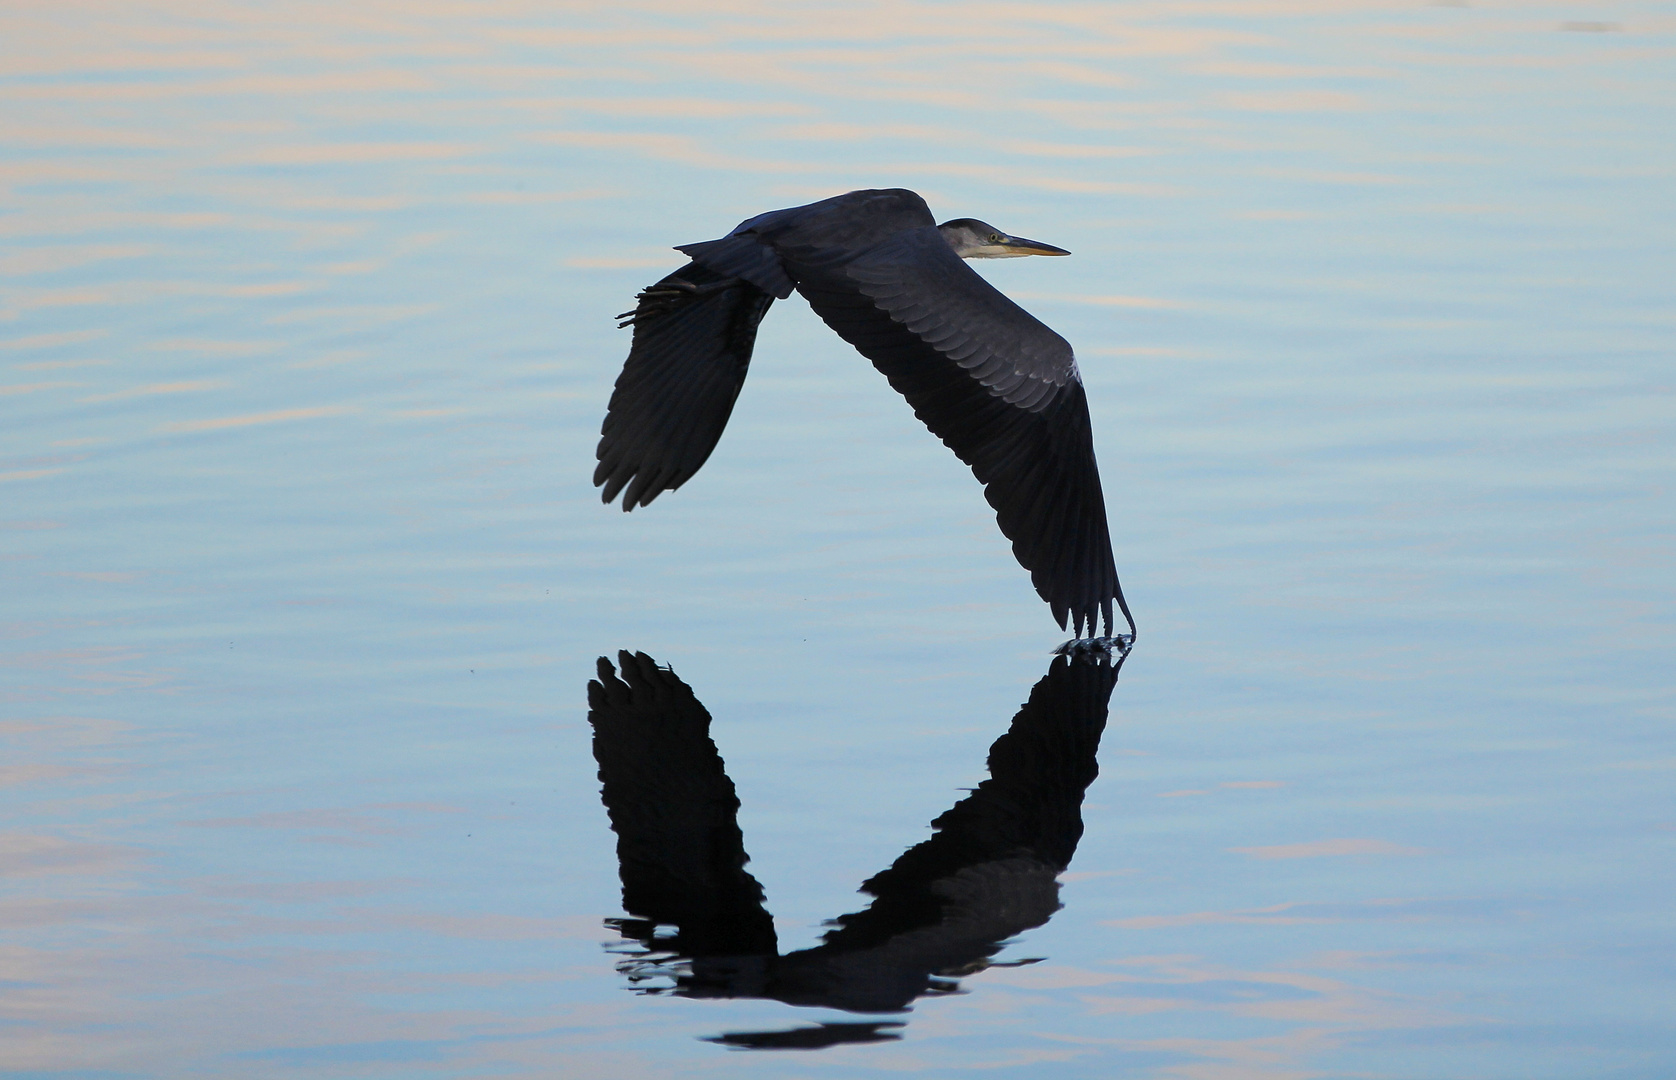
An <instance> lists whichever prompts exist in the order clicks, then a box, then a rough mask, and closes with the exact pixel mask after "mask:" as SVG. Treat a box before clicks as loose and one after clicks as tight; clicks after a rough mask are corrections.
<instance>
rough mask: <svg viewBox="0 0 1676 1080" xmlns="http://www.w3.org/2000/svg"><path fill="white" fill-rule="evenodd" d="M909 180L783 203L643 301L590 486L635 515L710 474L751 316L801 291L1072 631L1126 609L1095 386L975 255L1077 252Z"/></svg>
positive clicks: (737, 383) (699, 255) (743, 365)
mask: <svg viewBox="0 0 1676 1080" xmlns="http://www.w3.org/2000/svg"><path fill="white" fill-rule="evenodd" d="M935 222H936V219H935V218H933V217H932V216H931V211H930V210H929V209H928V208H927V207H926V205H925V200H924V199H921V198H920V197H919V196H918V195H916V194H914V193H913V192H911V191H904V190H901V189H891V190H882V191H852V192H850V193H849V194H847V195H840V196H838V197H836V198H832V199H825V200H822V201H821V202H816V203H810V204H809V205H807V206H795V207H791V208H790V209H786V210H774V211H771V212H769V213H766V214H760V215H758V216H757V217H754V218H751V219H750V220H749V221H746V222H743V223H742V224H740V226H739V227H738V228H736V229H734V230H733V231H732V232H731V233H729V234H728V235H726V236H724V237H722V238H721V239H720V240H710V241H706V242H704V243H699V244H684V245H681V246H680V247H679V248H678V249H677V250H679V251H682V252H684V253H686V254H687V255H689V256H690V257H691V258H692V262H690V263H688V264H687V265H686V266H683V267H682V268H681V269H679V270H677V271H675V272H674V273H673V274H670V275H669V276H668V277H666V278H664V279H663V280H662V281H660V282H658V283H657V284H656V285H653V286H651V287H649V288H647V289H645V290H644V291H642V292H641V293H640V295H639V298H638V299H639V304H638V306H637V307H636V308H635V309H634V311H633V312H626V313H624V316H623V318H624V319H625V320H626V321H625V322H624V325H625V326H626V325H630V324H632V325H633V326H634V344H633V345H632V347H631V348H630V350H629V356H628V361H627V363H626V364H624V366H623V373H622V374H621V375H620V376H618V378H617V385H616V389H615V390H614V391H613V393H612V395H611V405H610V410H609V412H608V413H607V415H606V417H605V423H604V426H603V427H602V429H601V433H600V440H599V451H598V456H599V467H598V468H597V469H595V470H594V483H595V484H599V485H603V486H604V488H605V491H604V498H605V501H606V502H608V503H609V502H611V501H612V500H613V499H615V498H616V497H617V495H618V494H619V493H621V494H622V496H623V509H624V510H632V509H634V508H635V507H636V506H645V505H646V504H647V503H650V502H651V501H652V500H653V499H655V498H657V496H658V494H659V493H661V492H664V491H668V490H671V489H673V488H678V487H680V486H681V485H682V484H683V483H685V482H686V481H687V480H688V478H690V477H691V476H692V475H693V474H694V473H696V472H697V471H698V470H699V467H700V466H702V465H703V464H704V462H705V460H706V459H708V458H709V456H710V452H711V451H712V450H714V449H715V447H716V442H717V440H718V439H720V438H721V435H722V429H723V428H724V427H726V426H727V420H728V417H729V415H731V414H732V412H733V403H734V400H735V399H736V398H737V397H738V395H739V389H740V387H741V386H743V385H744V381H745V372H746V369H747V368H748V367H749V365H750V361H751V350H752V348H753V347H754V346H755V344H756V335H757V324H758V323H760V322H761V321H762V317H763V316H764V315H765V314H767V312H768V308H769V306H770V305H772V304H773V303H774V300H775V299H776V298H779V299H782V300H783V299H785V298H786V297H788V296H790V295H791V293H792V290H793V289H795V290H796V291H798V292H800V293H802V294H803V297H804V298H805V299H806V300H808V301H809V305H810V306H811V307H813V308H814V309H815V312H816V314H818V315H820V317H821V318H822V319H824V320H826V323H827V325H828V326H830V327H832V329H834V330H836V331H837V332H838V334H839V336H840V337H842V338H843V339H844V340H845V341H848V342H849V343H850V344H851V345H854V346H855V347H856V349H858V350H859V351H860V352H861V353H862V355H864V356H866V357H867V358H868V359H869V360H871V361H873V364H874V366H876V367H877V368H878V369H879V370H880V371H882V372H883V373H884V374H885V377H886V378H888V379H889V380H890V384H891V385H892V386H894V387H895V388H896V389H897V390H898V391H899V392H900V393H901V394H902V395H903V396H904V397H906V398H907V399H908V403H909V404H910V405H912V406H913V409H914V414H915V415H916V416H918V417H919V418H920V420H922V421H924V423H925V425H926V427H928V428H930V429H931V430H932V432H933V433H934V434H936V435H937V436H938V438H940V439H942V440H943V442H944V443H945V444H947V445H948V447H949V449H951V450H953V451H954V452H955V453H956V454H957V455H958V456H959V457H960V460H961V461H964V462H965V463H966V464H968V465H970V466H971V467H972V471H973V472H974V473H975V474H976V475H977V478H978V480H979V481H981V482H982V484H983V485H984V494H985V496H986V497H987V498H988V500H989V504H990V506H992V507H994V509H995V517H996V521H997V522H998V523H999V524H1000V526H1001V532H1002V533H1003V534H1004V535H1005V536H1006V537H1007V539H1008V540H1010V541H1012V545H1013V554H1014V555H1015V556H1016V557H1017V558H1018V561H1019V563H1020V564H1021V565H1022V566H1023V567H1024V568H1025V569H1026V570H1028V571H1030V579H1031V581H1032V583H1033V584H1034V585H1035V586H1036V591H1037V592H1038V593H1040V594H1041V597H1042V599H1043V600H1046V601H1047V602H1048V604H1049V606H1050V607H1051V609H1052V611H1053V616H1054V618H1055V619H1057V620H1058V621H1059V625H1060V626H1061V627H1064V626H1065V625H1066V620H1067V618H1069V619H1070V621H1071V625H1072V626H1073V627H1074V628H1075V631H1076V633H1077V634H1078V635H1081V634H1082V633H1083V632H1084V628H1085V627H1086V629H1087V632H1088V633H1089V634H1094V633H1096V632H1097V631H1096V628H1095V619H1096V615H1098V616H1099V617H1101V618H1102V619H1103V620H1104V624H1105V628H1106V631H1107V632H1108V633H1109V632H1110V631H1111V628H1112V602H1113V601H1114V600H1115V601H1116V602H1117V606H1118V607H1119V609H1121V610H1122V612H1123V616H1124V619H1125V620H1126V621H1127V622H1128V624H1129V632H1130V634H1131V635H1133V633H1134V630H1135V620H1134V618H1133V617H1132V616H1131V615H1130V614H1129V608H1128V605H1127V604H1126V603H1125V602H1124V599H1123V590H1122V588H1121V586H1120V585H1119V584H1118V580H1117V568H1116V564H1115V563H1114V562H1113V561H1112V552H1111V536H1110V533H1109V531H1108V529H1107V525H1106V504H1105V497H1104V496H1103V495H1102V493H1101V491H1100V472H1099V468H1098V467H1097V466H1096V464H1095V461H1094V442H1093V437H1092V435H1091V433H1090V430H1089V418H1088V397H1087V395H1086V394H1085V393H1084V392H1083V386H1082V376H1081V373H1080V372H1079V371H1078V370H1077V362H1076V357H1075V356H1074V355H1073V353H1072V351H1071V346H1070V344H1069V343H1067V342H1066V341H1065V339H1064V338H1062V337H1060V336H1059V335H1058V334H1056V333H1054V332H1053V331H1052V330H1050V329H1048V328H1047V327H1046V326H1044V325H1043V324H1042V323H1041V322H1039V321H1038V320H1037V319H1036V318H1035V317H1034V316H1032V315H1031V314H1030V313H1029V312H1027V311H1025V310H1024V309H1023V308H1021V307H1019V306H1018V305H1017V304H1015V303H1013V301H1011V300H1009V299H1008V298H1007V297H1006V296H1005V295H1003V294H1002V293H1001V292H1000V290H998V289H996V288H995V287H994V286H993V285H991V284H990V283H989V282H987V281H985V280H984V279H983V278H982V277H981V276H979V275H978V274H977V273H976V272H975V271H973V270H972V268H971V267H969V266H967V265H966V263H965V262H964V261H963V260H965V259H996V258H1012V257H1016V256H1021V255H1068V254H1070V252H1068V251H1065V250H1064V249H1063V248H1056V247H1053V246H1052V245H1050V244H1043V243H1039V242H1037V241H1035V240H1024V239H1021V238H1019V237H1016V236H1009V235H1007V234H1006V233H1004V232H1002V231H1001V230H999V229H997V228H995V227H994V226H991V225H987V224H985V223H984V222H981V221H978V220H976V219H974V218H960V219H957V220H955V221H948V222H944V223H943V224H942V225H937V224H936V223H935Z"/></svg>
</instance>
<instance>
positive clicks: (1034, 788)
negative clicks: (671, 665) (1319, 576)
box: [588, 650, 1126, 1050]
mask: <svg viewBox="0 0 1676 1080" xmlns="http://www.w3.org/2000/svg"><path fill="white" fill-rule="evenodd" d="M1125 655H1126V654H1124V653H1117V654H1116V655H1107V654H1106V653H1104V652H1101V651H1099V650H1094V651H1091V652H1084V653H1082V654H1079V655H1073V656H1058V657H1055V659H1054V660H1053V662H1052V664H1051V665H1050V666H1049V668H1048V671H1047V674H1046V675H1044V676H1042V678H1041V680H1040V681H1038V682H1037V683H1036V685H1035V686H1034V687H1033V688H1032V689H1031V691H1030V698H1029V700H1028V701H1027V702H1026V703H1025V704H1024V706H1023V707H1022V708H1021V709H1019V711H1018V714H1017V715H1016V716H1014V717H1013V722H1012V726H1011V727H1010V728H1009V729H1008V730H1007V732H1006V734H1004V735H1002V736H1001V737H1000V738H999V739H997V740H995V743H994V745H992V746H991V747H990V750H989V774H990V775H989V779H987V780H985V781H984V782H983V783H981V784H980V785H978V787H977V788H976V789H975V790H973V792H972V793H971V794H970V795H969V796H967V797H966V798H964V799H962V800H960V801H959V802H958V803H956V804H955V805H954V806H953V807H951V808H950V809H949V810H947V811H946V812H944V813H943V814H942V815H941V816H939V817H938V818H937V819H936V820H935V821H933V822H932V823H931V824H932V828H933V829H934V830H935V833H934V835H933V836H932V837H931V838H930V839H929V840H926V841H925V842H923V843H920V844H916V845H915V846H914V847H911V848H909V849H908V850H907V851H906V852H904V853H903V854H902V856H901V857H900V858H898V859H897V860H896V862H894V863H893V864H891V866H890V867H888V868H887V869H885V870H882V871H880V872H879V873H877V874H875V875H873V876H872V877H871V878H869V879H868V880H867V881H865V882H864V883H863V884H862V886H861V891H863V892H865V893H867V894H869V895H871V896H872V897H874V900H873V903H872V904H870V905H869V906H868V907H867V908H866V909H865V910H863V911H858V912H854V913H852V914H849V915H843V916H840V917H839V918H837V919H834V920H833V921H832V926H833V929H831V930H829V931H827V933H826V934H825V935H823V937H822V943H821V944H820V945H818V946H816V947H814V948H809V949H800V950H798V951H796V952H791V953H786V954H785V955H781V954H780V952H779V947H778V941H777V939H776V936H775V933H774V922H773V919H772V917H771V916H770V915H769V913H768V911H767V910H766V909H765V908H764V907H763V901H764V895H763V889H762V886H761V885H760V884H759V883H758V882H757V880H756V878H754V877H752V876H751V875H750V874H749V873H748V872H747V871H746V870H745V864H746V862H748V861H749V856H747V855H746V853H745V845H744V835H743V834H742V833H741V832H740V830H739V825H738V811H739V799H738V797H737V796H736V795H735V793H734V787H733V781H731V780H730V779H728V776H727V772H726V769H725V767H724V765H723V762H722V759H721V755H720V754H719V753H717V751H716V746H715V743H713V742H712V741H711V739H710V714H709V712H707V711H706V710H705V708H704V706H703V704H701V703H700V702H699V700H698V698H697V697H695V696H694V694H693V692H692V689H691V688H690V687H688V686H687V684H686V683H684V682H682V681H681V680H680V679H679V678H677V677H676V676H675V674H674V672H672V671H670V670H669V669H667V668H661V667H659V666H658V664H657V662H656V661H655V660H653V659H652V658H651V657H649V656H647V655H646V654H645V653H629V652H627V651H624V652H621V653H619V654H618V668H619V670H615V671H614V670H613V669H612V666H611V663H610V661H609V660H607V659H606V658H605V657H601V658H600V661H599V678H598V680H595V681H592V682H590V683H589V684H588V705H589V713H588V719H589V722H590V723H592V725H593V728H594V757H595V758H596V759H597V760H598V762H599V775H600V779H601V781H602V782H603V785H604V787H603V791H602V797H603V799H604V801H605V807H606V810H607V811H608V812H609V814H610V817H611V827H612V828H613V829H614V830H615V831H616V833H617V858H618V862H619V869H620V872H621V875H622V881H623V909H624V910H625V911H628V912H629V913H630V914H631V915H632V916H633V917H631V918H626V919H611V920H607V922H608V925H610V926H612V927H614V928H615V929H616V930H618V931H619V932H620V933H621V934H622V936H623V939H624V940H625V941H627V942H634V943H635V945H633V946H630V947H628V948H627V949H625V950H620V951H619V955H621V956H623V957H625V959H623V960H622V961H621V962H620V963H619V964H618V970H619V971H621V972H622V973H623V974H624V975H626V976H627V977H628V979H629V982H630V984H631V985H632V986H633V987H634V988H635V989H636V990H638V991H639V992H641V993H650V994H661V993H673V994H676V995H678V996H682V997H695V998H766V999H771V1000H775V1001H783V1002H786V1003H787V1004H790V1005H808V1006H819V1007H825V1008H833V1009H843V1010H846V1011H849V1012H859V1013H881V1012H901V1011H904V1010H906V1009H907V1008H908V1007H909V1005H910V1003H911V1002H913V1000H914V999H915V998H918V997H920V996H922V995H926V994H949V993H955V992H957V991H958V990H959V982H958V980H959V978H960V977H962V976H965V975H970V974H973V973H975V972H978V971H982V970H983V969H984V968H986V967H990V966H992V965H991V961H990V957H992V956H994V955H995V953H997V952H999V951H1000V949H1001V948H1002V947H1003V945H1004V944H1005V943H1006V940H1007V939H1008V938H1010V937H1012V936H1013V935H1015V934H1018V933H1021V932H1023V931H1025V930H1029V929H1031V928H1033V927H1037V926H1041V925H1042V924H1043V923H1045V922H1047V921H1048V919H1049V918H1050V917H1052V915H1053V913H1054V912H1055V911H1057V910H1059V907H1060V903H1059V883H1058V880H1057V877H1058V875H1059V874H1060V873H1061V872H1063V871H1064V870H1065V868H1066V867H1067V866H1068V865H1069V864H1070V861H1071V856H1072V855H1073V854H1074V853H1075V852H1076V848H1077V842H1078V841H1079V840H1080V839H1081V838H1082V798H1083V792H1084V791H1086V790H1087V788H1088V785H1089V784H1090V783H1092V782H1093V781H1094V778H1095V776H1096V775H1098V773H1099V768H1098V765H1097V764H1096V761H1095V755H1096V752H1097V751H1098V750H1099V746H1100V736H1101V733H1102V732H1103V731H1104V730H1105V726H1106V711H1107V705H1108V703H1109V701H1110V699H1111V693H1112V688H1113V687H1114V686H1115V685H1116V683H1117V676H1118V672H1119V670H1120V669H1121V668H1122V666H1123V660H1124V658H1125ZM671 928H672V929H671ZM1034 962H1035V961H1032V960H1025V961H1020V962H1019V963H1034ZM902 1026H903V1025H902V1024H901V1023H891V1022H877V1023H851V1024H822V1025H820V1026H819V1027H812V1028H811V1027H805V1028H798V1029H794V1030H790V1031H774V1032H734V1033H729V1034H726V1035H721V1036H717V1037H715V1038H713V1039H711V1040H710V1041H712V1042H719V1043H724V1044H726V1045H729V1046H733V1047H736V1048H739V1049H750V1050H771V1049H804V1050H809V1049H819V1048H822V1047H826V1046H832V1045H836V1044H839V1043H852V1042H879V1041H886V1040H890V1039H896V1038H899V1037H900V1036H899V1035H897V1034H895V1033H894V1032H892V1031H890V1030H888V1029H893V1028H900V1027H902Z"/></svg>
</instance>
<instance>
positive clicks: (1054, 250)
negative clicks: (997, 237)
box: [1001, 236, 1070, 255]
mask: <svg viewBox="0 0 1676 1080" xmlns="http://www.w3.org/2000/svg"><path fill="white" fill-rule="evenodd" d="M1001 246H1002V247H1004V248H1006V249H1007V254H1009V255H1069V254H1070V252H1069V251H1066V250H1065V249H1064V248H1062V247H1054V246H1053V245H1052V244H1044V243H1042V242H1041V241H1040V240H1026V239H1025V238H1024V237H1022V236H1009V237H1007V238H1006V239H1005V240H1003V241H1001Z"/></svg>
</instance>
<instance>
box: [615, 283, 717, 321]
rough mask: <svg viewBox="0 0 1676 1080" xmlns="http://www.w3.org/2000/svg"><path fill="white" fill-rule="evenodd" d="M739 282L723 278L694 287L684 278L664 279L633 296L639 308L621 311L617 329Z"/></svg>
mask: <svg viewBox="0 0 1676 1080" xmlns="http://www.w3.org/2000/svg"><path fill="white" fill-rule="evenodd" d="M739 281H740V279H739V278H723V279H722V280H721V281H712V282H710V283H709V284H706V285H694V284H693V283H692V282H690V281H688V280H687V279H686V278H678V277H674V276H670V277H666V278H664V279H663V280H662V281H660V282H658V283H657V284H656V285H649V286H647V287H646V288H644V289H641V290H640V291H639V292H638V293H636V294H635V296H634V298H635V299H636V300H638V301H640V303H639V306H637V307H636V308H635V309H634V310H633V311H623V312H619V313H618V314H617V318H618V319H621V320H622V321H621V322H619V323H618V324H617V329H619V330H621V329H622V328H623V327H625V326H633V325H634V324H635V322H637V321H638V320H640V319H644V318H647V317H648V316H651V315H662V314H664V313H665V312H668V311H672V310H674V309H675V308H677V307H679V306H680V305H681V304H683V303H685V302H686V301H688V300H692V299H694V298H695V297H699V296H707V295H709V294H710V293H713V292H720V291H722V290H723V289H731V288H733V287H734V286H736V285H738V284H739Z"/></svg>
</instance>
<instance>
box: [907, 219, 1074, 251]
mask: <svg viewBox="0 0 1676 1080" xmlns="http://www.w3.org/2000/svg"><path fill="white" fill-rule="evenodd" d="M937 231H938V232H940V233H942V234H943V239H944V240H947V241H948V242H949V247H951V248H953V249H954V253H955V254H956V255H959V256H960V257H961V258H962V259H1016V258H1018V257H1020V256H1021V255H1069V254H1070V252H1069V251H1066V250H1065V249H1064V248H1056V247H1054V246H1053V245H1052V244H1044V243H1042V242H1041V241H1040V240H1026V239H1024V237H1022V236H1008V235H1007V234H1006V233H1004V232H1002V231H1001V230H1000V229H997V228H996V227H995V226H993V225H991V224H989V223H988V222H984V221H979V220H978V219H977V218H969V217H963V218H955V219H954V220H953V221H945V222H943V223H942V224H941V225H939V226H937Z"/></svg>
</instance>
